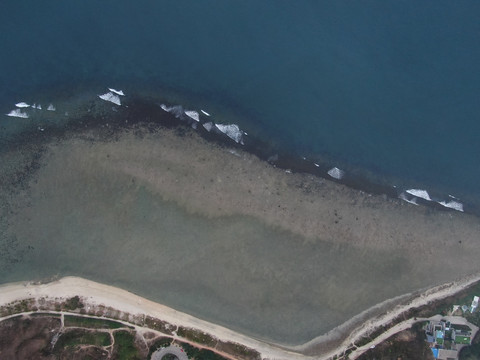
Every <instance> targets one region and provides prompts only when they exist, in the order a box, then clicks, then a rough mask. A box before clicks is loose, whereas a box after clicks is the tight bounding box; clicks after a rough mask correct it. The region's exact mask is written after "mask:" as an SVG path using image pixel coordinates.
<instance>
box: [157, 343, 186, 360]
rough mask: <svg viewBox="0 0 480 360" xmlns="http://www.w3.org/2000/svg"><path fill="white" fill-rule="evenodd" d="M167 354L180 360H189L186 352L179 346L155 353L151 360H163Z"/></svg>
mask: <svg viewBox="0 0 480 360" xmlns="http://www.w3.org/2000/svg"><path fill="white" fill-rule="evenodd" d="M167 354H173V355H175V356H176V357H177V358H178V360H188V357H187V354H185V352H184V351H183V350H182V349H181V348H179V347H178V346H169V347H166V348H163V349H160V350H157V351H155V352H154V353H153V354H152V357H151V360H162V357H164V356H165V355H167Z"/></svg>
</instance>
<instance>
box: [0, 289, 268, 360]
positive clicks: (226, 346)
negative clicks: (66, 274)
mask: <svg viewBox="0 0 480 360" xmlns="http://www.w3.org/2000/svg"><path fill="white" fill-rule="evenodd" d="M15 314H18V315H15ZM0 317H6V319H4V320H3V321H1V322H0V338H2V339H6V340H5V341H2V342H0V352H2V351H3V353H5V351H6V352H7V353H9V351H10V352H12V351H13V352H15V353H16V352H18V351H20V350H19V348H18V347H16V345H15V344H16V342H15V341H11V340H12V339H11V337H13V336H15V337H16V340H18V341H19V342H21V343H22V344H23V345H22V346H25V344H27V345H28V344H29V341H30V339H31V338H32V335H28V337H25V336H23V335H22V333H21V332H19V331H12V329H15V328H16V327H19V328H26V327H28V328H31V331H30V332H31V333H33V334H34V335H33V337H34V338H39V337H41V338H42V339H43V340H42V341H41V342H39V343H40V344H42V345H41V346H40V347H38V346H37V347H35V346H34V345H32V349H30V347H29V346H27V348H29V349H30V350H32V351H33V353H35V354H37V355H38V354H40V355H41V356H43V355H45V356H47V355H52V356H54V358H65V357H68V358H73V357H74V356H80V357H82V358H83V357H87V358H88V357H93V358H96V359H106V358H107V357H108V356H113V358H115V359H138V360H140V359H150V357H151V355H152V353H153V352H154V351H156V350H157V349H159V348H162V347H167V346H170V345H172V344H176V345H177V346H181V347H182V348H184V350H185V352H186V353H187V354H189V356H190V357H191V358H194V359H196V360H224V359H225V358H224V357H223V356H222V355H220V354H218V353H217V352H216V351H218V352H221V353H225V354H230V355H231V356H234V357H235V358H236V359H239V360H255V359H261V357H260V353H258V352H257V351H255V350H253V349H250V348H248V347H246V346H244V345H241V344H237V343H234V342H228V341H221V340H219V339H216V338H215V337H213V336H211V335H209V334H207V333H205V332H202V331H199V330H196V329H193V328H188V327H183V326H179V327H177V326H174V325H172V324H170V323H168V322H166V321H163V320H160V319H157V318H154V317H152V316H139V315H131V314H129V313H124V312H121V311H118V310H115V309H113V308H111V307H106V306H104V305H102V304H99V305H91V304H89V306H88V311H87V310H86V306H85V305H84V303H83V302H82V299H81V298H80V297H78V296H75V297H72V298H68V299H58V298H45V297H41V298H39V299H34V298H29V299H23V300H18V301H13V302H11V303H8V304H5V305H3V306H0ZM106 317H107V318H106ZM115 320H118V321H115ZM62 323H63V326H62ZM52 324H53V325H52ZM47 325H48V326H50V328H49V330H48V331H46V330H45V327H46V326H47ZM138 327H140V328H141V329H149V330H151V331H150V332H142V333H141V334H140V333H139V332H138ZM6 329H10V330H9V331H7V330H6ZM38 332H40V333H38ZM174 333H176V334H174ZM142 338H143V340H141V339H142ZM8 339H10V340H8ZM51 344H53V345H51ZM195 344H198V345H199V347H197V346H195ZM3 353H2V354H3ZM40 355H39V356H40ZM41 356H40V357H39V358H40V359H41V358H42V357H41Z"/></svg>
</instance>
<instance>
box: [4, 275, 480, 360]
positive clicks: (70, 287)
mask: <svg viewBox="0 0 480 360" xmlns="http://www.w3.org/2000/svg"><path fill="white" fill-rule="evenodd" d="M479 280H480V275H476V276H472V277H469V278H467V279H464V280H462V281H459V282H454V283H449V284H444V285H442V286H439V287H435V288H432V289H429V290H428V291H426V292H424V293H422V294H421V295H420V296H418V297H416V298H415V299H413V300H412V301H410V302H408V303H407V304H404V305H401V306H397V307H395V308H394V309H391V310H390V311H388V312H387V313H385V314H383V315H381V316H379V317H376V318H374V319H370V320H368V321H366V322H365V323H364V324H362V325H361V326H360V327H357V328H355V329H350V335H349V336H348V337H346V338H345V339H344V340H343V342H342V343H341V344H340V345H339V346H337V347H336V348H333V349H329V350H328V351H322V350H320V349H321V347H319V346H321V345H322V343H324V342H328V340H329V339H328V338H327V337H325V336H323V337H320V338H317V339H314V340H312V341H310V342H308V343H306V344H304V345H302V346H297V347H294V348H288V347H285V346H279V345H274V344H269V343H266V342H263V341H259V340H256V339H254V338H251V337H248V336H245V335H243V334H240V333H238V332H235V331H232V330H230V329H227V328H225V327H222V326H219V325H216V324H213V323H209V322H207V321H203V320H200V319H198V318H195V317H193V316H190V315H188V314H185V313H182V312H180V311H176V310H175V309H172V308H170V307H167V306H164V305H162V304H158V303H155V302H152V301H150V300H148V299H145V298H143V297H140V296H138V295H135V294H133V293H131V292H128V291H125V290H123V289H120V288H116V287H113V286H109V285H105V284H100V283H97V282H93V281H90V280H87V279H83V278H79V277H65V278H62V279H59V280H57V281H53V282H50V283H47V284H34V283H29V282H22V283H12V284H4V285H1V286H0V306H3V305H6V304H8V303H11V302H14V301H16V300H22V299H32V298H33V299H40V298H49V299H63V300H64V299H68V298H71V297H73V296H77V295H78V296H80V297H81V298H82V300H83V301H84V302H85V305H86V306H88V305H104V306H109V307H112V308H114V309H116V310H120V311H122V312H127V313H130V314H132V315H149V316H152V317H155V318H157V319H160V320H164V321H167V322H169V323H170V324H173V325H181V326H186V327H191V328H194V329H197V330H200V331H202V332H206V333H208V334H210V335H213V336H215V337H216V338H218V339H220V340H223V341H230V342H236V343H240V344H242V345H245V346H247V347H250V348H252V349H255V350H257V351H258V352H260V353H261V354H262V358H264V359H270V360H273V359H278V360H289V359H319V360H323V359H329V358H331V357H332V356H333V355H335V354H341V353H343V352H344V351H345V350H346V349H347V348H348V347H349V346H350V345H351V344H352V343H354V342H355V341H357V340H359V339H361V338H362V337H363V336H366V335H368V334H369V333H371V332H372V331H373V330H374V329H375V328H377V327H379V326H382V325H387V324H389V323H390V322H391V321H392V320H393V319H394V318H395V317H397V316H398V315H400V314H401V313H403V312H405V311H407V310H408V309H411V308H415V307H419V306H421V305H425V304H427V303H429V302H431V301H434V300H439V299H442V298H445V297H447V296H449V295H453V294H455V293H456V292H458V291H460V290H462V289H463V288H465V287H466V286H468V285H470V284H472V283H474V282H477V281H479ZM0 320H1V319H0ZM411 324H412V319H409V320H407V321H405V322H403V323H400V324H398V325H396V326H395V327H393V328H392V329H390V330H389V331H387V332H386V333H384V334H382V335H381V336H379V337H378V338H377V339H375V341H374V342H372V343H371V344H378V343H379V342H381V341H383V340H385V339H386V338H387V337H389V336H391V335H393V334H395V333H396V332H399V331H401V330H404V329H405V328H408V327H409V326H411ZM371 344H367V345H365V346H364V347H368V346H370V345H371ZM313 346H315V347H316V348H317V351H316V353H315V354H311V355H304V354H302V352H304V351H305V350H307V349H311V348H312V347H313ZM360 353H361V351H359V352H358V353H357V352H354V353H352V355H351V356H352V357H351V358H352V359H355V358H356V356H357V355H360Z"/></svg>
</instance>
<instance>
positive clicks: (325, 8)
mask: <svg viewBox="0 0 480 360" xmlns="http://www.w3.org/2000/svg"><path fill="white" fill-rule="evenodd" d="M479 10H480V5H479V3H478V2H475V1H461V2H455V3H453V2H447V1H435V2H422V3H418V2H415V1H407V2H401V3H400V2H394V1H386V2H385V1H369V2H346V1H335V2H316V1H295V2H293V1H261V2H259V1H214V0H212V1H185V0H184V1H143V2H140V3H139V2H136V1H124V0H117V1H102V2H98V1H73V0H69V1H62V2H58V1H42V2H39V1H34V0H30V1H28V0H25V1H14V0H6V1H2V3H1V4H0V49H1V51H2V56H1V57H0V110H1V111H3V112H4V113H5V112H8V111H10V110H11V108H12V106H13V104H14V103H15V102H17V101H21V100H28V101H35V96H36V94H38V96H40V94H42V93H45V92H50V93H55V92H57V93H61V94H65V93H68V91H71V92H72V93H74V92H75V89H78V88H80V87H88V88H91V89H95V90H96V91H103V89H104V87H105V86H112V87H118V88H122V89H124V90H125V91H127V93H128V91H129V90H130V91H132V89H133V88H135V89H141V88H142V87H144V88H149V89H162V91H167V90H168V91H169V92H175V93H176V94H180V95H179V96H180V97H181V98H182V101H184V102H186V103H187V104H194V105H200V104H203V105H202V106H203V107H205V108H207V109H211V110H212V111H213V112H215V111H216V113H217V114H220V115H224V116H228V114H235V116H236V118H235V121H236V122H240V125H241V126H242V127H243V128H244V129H246V130H247V131H248V132H250V133H252V134H256V135H258V136H260V137H261V138H263V139H266V140H269V141H272V142H274V143H275V144H276V145H277V146H279V147H282V148H284V149H288V150H290V151H294V152H296V153H298V155H299V156H303V155H308V156H310V157H312V158H316V157H318V156H322V157H324V158H327V159H329V161H331V162H332V163H334V164H338V166H340V167H344V168H347V169H355V171H360V172H368V173H369V174H370V175H371V174H374V176H378V177H379V178H385V177H386V178H389V181H391V182H395V183H396V184H398V185H403V186H417V187H418V186H422V187H424V188H428V189H433V190H438V192H439V193H442V194H446V193H451V194H453V195H457V196H460V197H461V198H462V200H467V199H469V200H471V201H473V202H476V203H477V204H479V203H480V195H478V192H477V183H478V179H479V178H480V169H479V167H478V162H477V161H476V158H477V154H478V153H479V150H480V145H479V142H478V141H477V134H478V133H479V131H480V122H479V121H478V114H479V113H480V102H479V101H478V93H479V90H480V89H479V87H480V73H479V72H478V63H479V60H480V44H479V42H478V34H479V31H480V24H479V22H478V18H477V14H478V13H479ZM68 89H69V90H68ZM97 89H98V90H97ZM0 121H1V122H0V126H5V125H4V124H5V123H7V121H10V119H7V118H2V119H1V120H0ZM227 121H228V120H227Z"/></svg>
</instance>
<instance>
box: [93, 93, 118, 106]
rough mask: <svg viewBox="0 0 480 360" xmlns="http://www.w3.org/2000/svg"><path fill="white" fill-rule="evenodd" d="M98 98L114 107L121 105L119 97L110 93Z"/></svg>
mask: <svg viewBox="0 0 480 360" xmlns="http://www.w3.org/2000/svg"><path fill="white" fill-rule="evenodd" d="M98 97H99V98H100V99H102V100H105V101H109V102H111V103H114V104H115V105H122V103H121V101H120V97H119V96H118V95H116V94H113V93H112V92H108V93H106V94H103V95H98Z"/></svg>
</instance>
